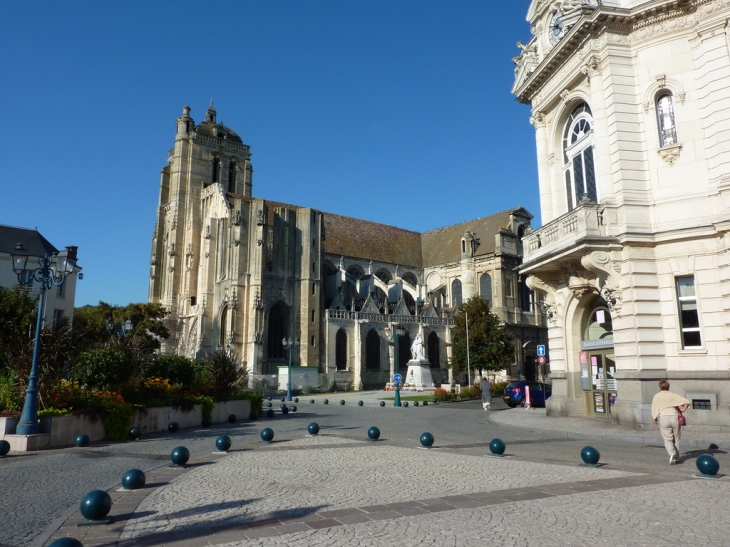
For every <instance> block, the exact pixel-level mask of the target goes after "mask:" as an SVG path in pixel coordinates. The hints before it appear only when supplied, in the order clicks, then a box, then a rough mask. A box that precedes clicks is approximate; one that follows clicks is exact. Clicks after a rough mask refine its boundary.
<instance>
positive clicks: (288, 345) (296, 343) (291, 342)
mask: <svg viewBox="0 0 730 547" xmlns="http://www.w3.org/2000/svg"><path fill="white" fill-rule="evenodd" d="M281 343H282V345H283V346H284V349H286V350H289V379H288V380H287V383H286V400H287V401H291V350H292V348H293V347H294V346H299V338H297V339H296V340H292V339H291V338H289V339H288V340H287V339H286V338H282V339H281Z"/></svg>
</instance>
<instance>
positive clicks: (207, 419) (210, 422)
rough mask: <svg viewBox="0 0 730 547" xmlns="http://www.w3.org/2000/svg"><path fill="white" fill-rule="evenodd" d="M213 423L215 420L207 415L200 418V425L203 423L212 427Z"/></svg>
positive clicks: (204, 425)
mask: <svg viewBox="0 0 730 547" xmlns="http://www.w3.org/2000/svg"><path fill="white" fill-rule="evenodd" d="M212 423H213V420H211V419H210V418H208V417H207V416H206V417H205V418H203V419H202V420H200V425H202V426H203V427H210V424H212Z"/></svg>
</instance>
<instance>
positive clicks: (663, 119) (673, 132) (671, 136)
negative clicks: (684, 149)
mask: <svg viewBox="0 0 730 547" xmlns="http://www.w3.org/2000/svg"><path fill="white" fill-rule="evenodd" d="M656 116H657V125H658V127H659V146H661V147H665V146H672V145H675V144H677V124H676V122H675V121H674V101H673V99H672V94H671V93H670V92H669V91H665V92H663V93H662V94H661V95H659V96H658V97H657V100H656Z"/></svg>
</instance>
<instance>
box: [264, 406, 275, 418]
mask: <svg viewBox="0 0 730 547" xmlns="http://www.w3.org/2000/svg"><path fill="white" fill-rule="evenodd" d="M266 415H267V416H268V417H269V418H273V417H274V410H273V409H271V408H270V409H269V410H267V411H266Z"/></svg>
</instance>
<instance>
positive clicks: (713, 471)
mask: <svg viewBox="0 0 730 547" xmlns="http://www.w3.org/2000/svg"><path fill="white" fill-rule="evenodd" d="M697 470H698V471H699V472H700V473H702V474H703V475H710V476H714V475H717V472H718V471H719V470H720V462H718V461H717V460H716V459H715V458H714V457H712V456H710V455H709V454H702V455H701V456H700V457H699V458H697Z"/></svg>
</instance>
